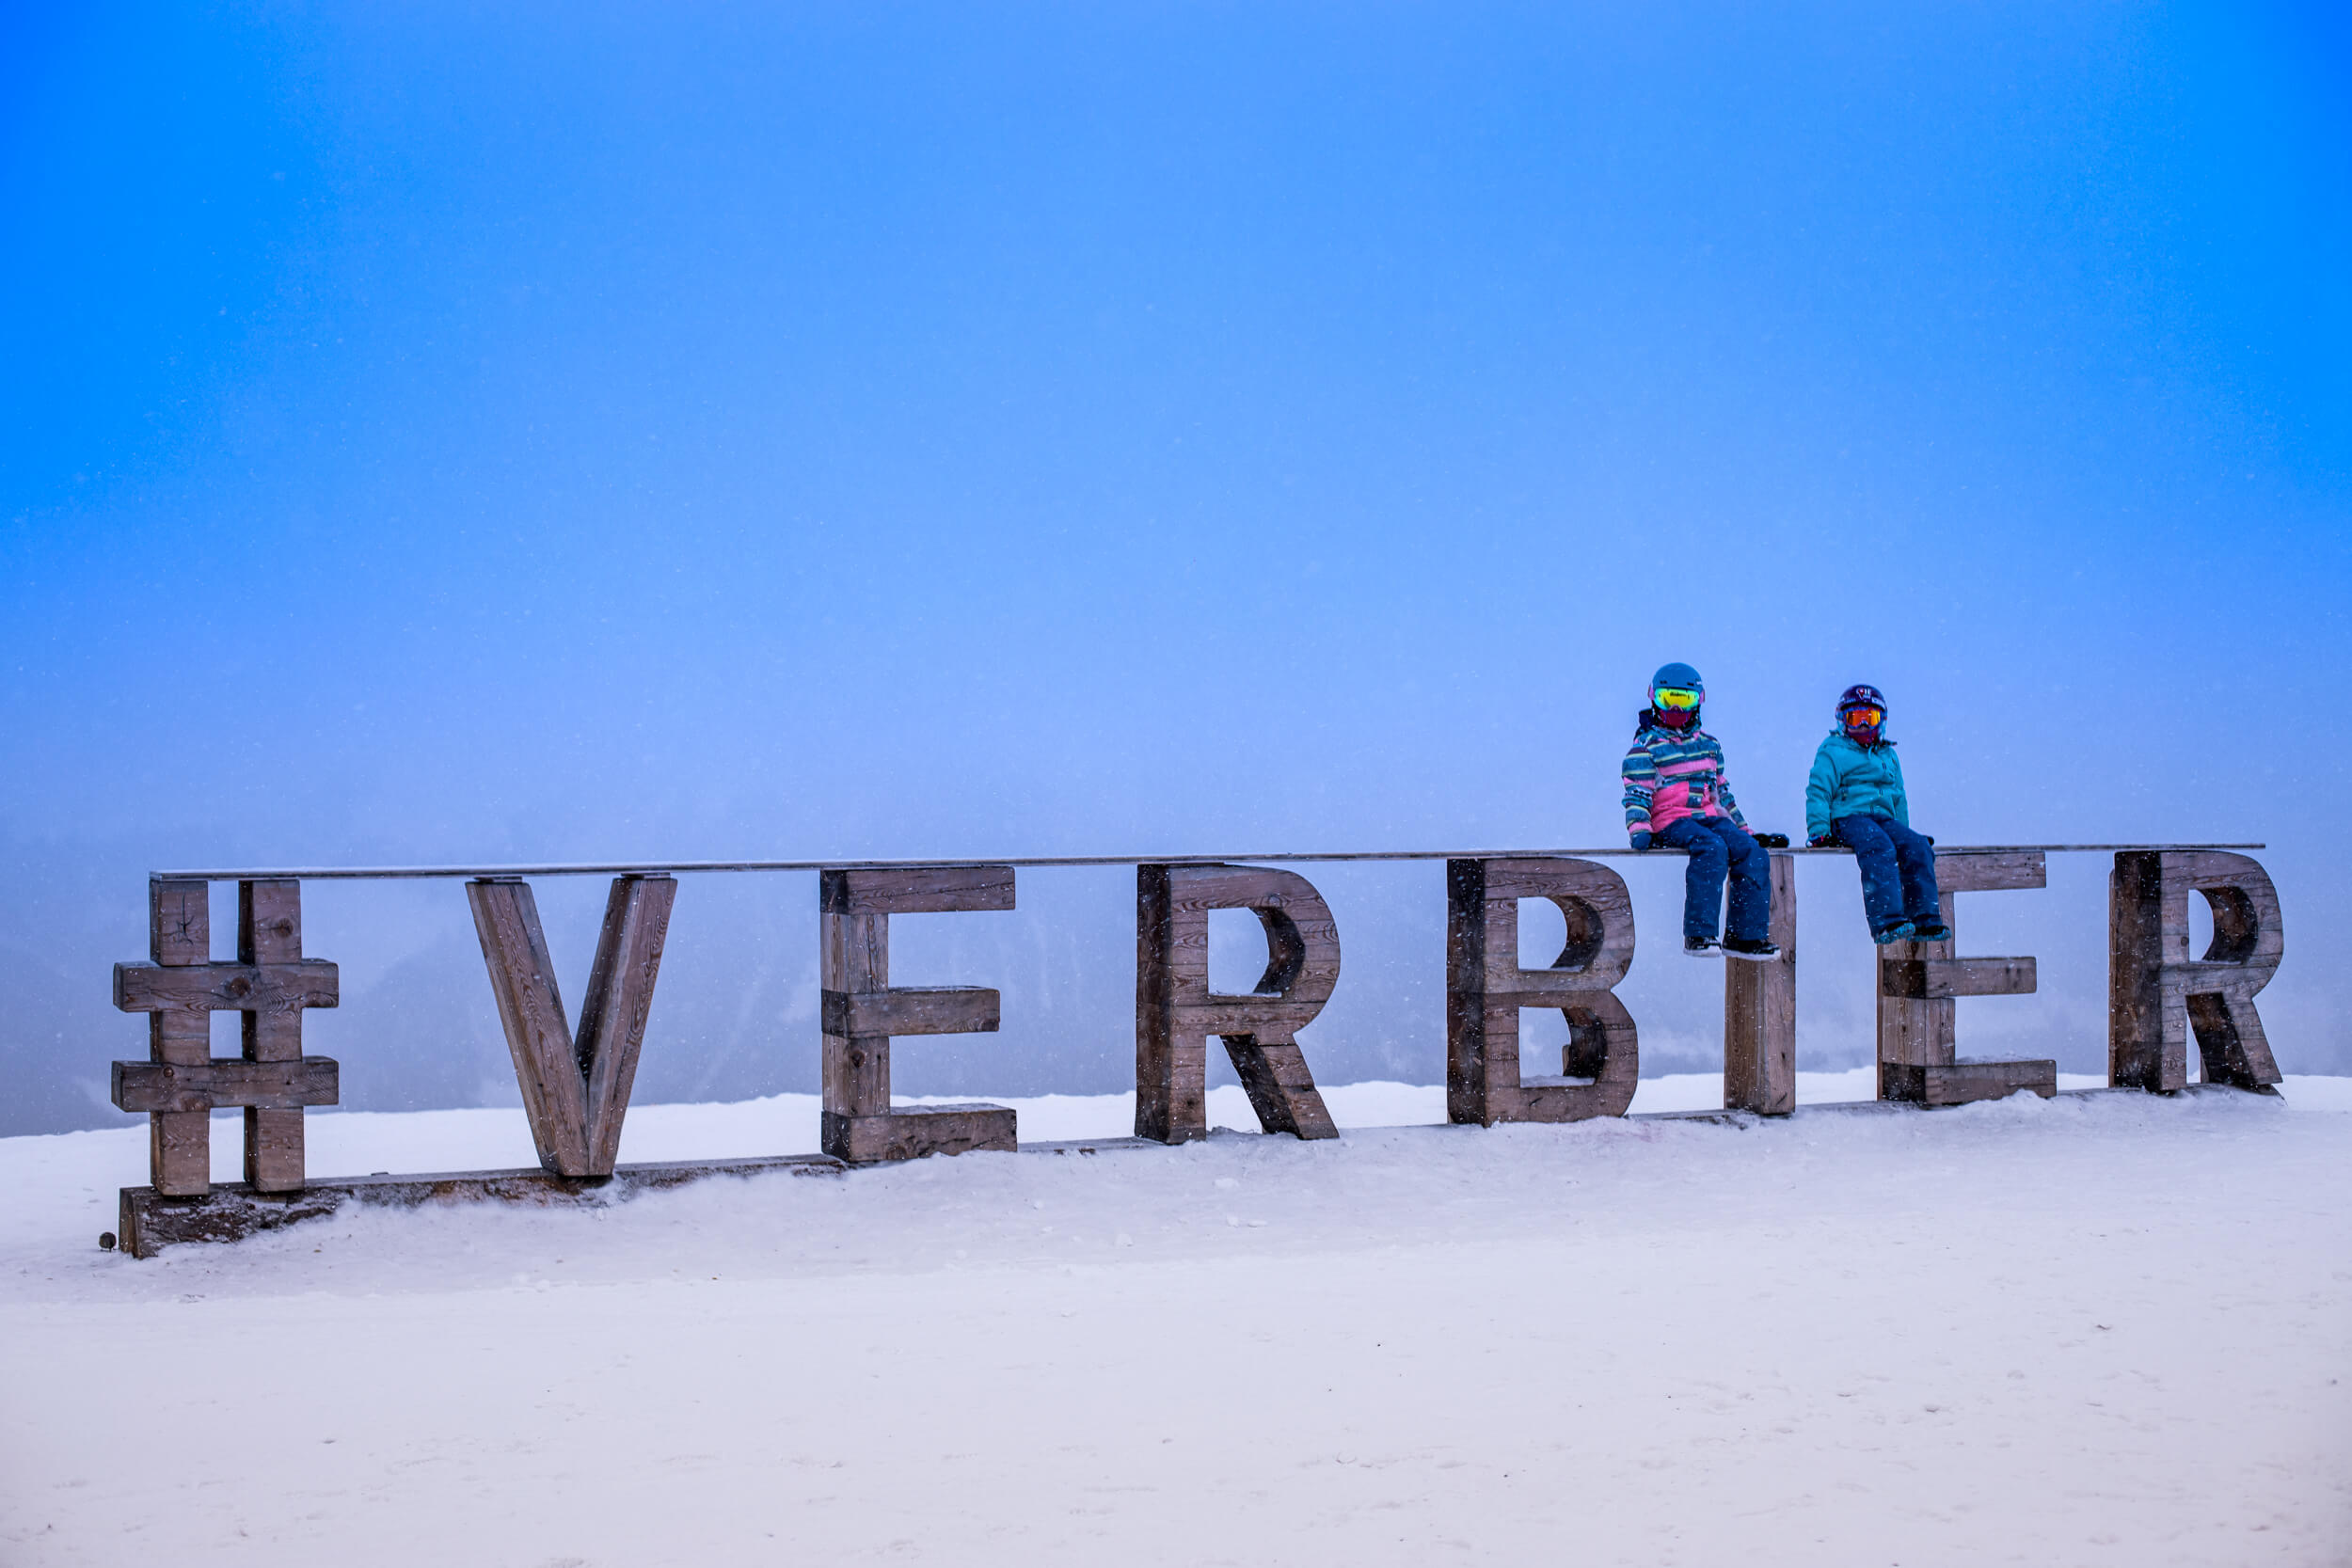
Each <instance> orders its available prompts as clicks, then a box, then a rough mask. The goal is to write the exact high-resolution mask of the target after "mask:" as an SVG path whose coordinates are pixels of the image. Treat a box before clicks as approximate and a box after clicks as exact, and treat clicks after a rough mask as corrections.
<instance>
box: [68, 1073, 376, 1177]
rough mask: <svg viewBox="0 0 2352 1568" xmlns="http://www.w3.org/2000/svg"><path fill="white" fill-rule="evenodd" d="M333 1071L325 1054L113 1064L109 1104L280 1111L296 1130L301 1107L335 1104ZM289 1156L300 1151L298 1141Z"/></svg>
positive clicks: (128, 1107)
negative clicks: (282, 1058) (287, 1058)
mask: <svg viewBox="0 0 2352 1568" xmlns="http://www.w3.org/2000/svg"><path fill="white" fill-rule="evenodd" d="M338 1071H339V1069H338V1068H337V1065H336V1063H335V1060H334V1058H333V1057H331V1056H304V1057H299V1058H297V1059H295V1060H294V1061H291V1062H288V1061H269V1062H247V1061H243V1060H240V1059H238V1058H237V1057H234V1056H215V1057H213V1058H212V1059H210V1060H208V1061H204V1062H189V1063H181V1062H117V1063H115V1064H114V1083H113V1100H114V1103H115V1107H116V1109H118V1110H122V1111H133V1112H149V1113H154V1112H166V1113H174V1114H180V1113H187V1114H194V1113H201V1112H209V1111H215V1110H228V1109H231V1108H233V1107H236V1106H240V1105H242V1106H245V1107H246V1108H248V1109H254V1110H273V1111H283V1112H287V1113H289V1114H291V1115H293V1116H294V1117H295V1122H296V1126H297V1128H298V1127H299V1125H300V1118H301V1112H302V1107H304V1106H306V1105H332V1104H334V1103H335V1098H336V1084H337V1074H338ZM294 1152H295V1154H296V1155H297V1156H299V1154H300V1152H301V1145H300V1143H299V1142H298V1141H297V1142H296V1144H295V1146H294ZM248 1180H250V1179H249V1178H248ZM300 1185H301V1182H300V1181H299V1180H296V1181H295V1182H294V1186H297V1187H298V1186H300ZM279 1190H283V1189H277V1188H270V1187H263V1188H262V1191H263V1192H270V1191H279Z"/></svg>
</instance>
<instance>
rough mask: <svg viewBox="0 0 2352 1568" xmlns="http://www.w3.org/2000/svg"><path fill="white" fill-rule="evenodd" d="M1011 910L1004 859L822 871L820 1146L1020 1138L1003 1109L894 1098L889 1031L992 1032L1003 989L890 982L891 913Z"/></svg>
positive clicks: (990, 1144)
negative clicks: (983, 862) (916, 1103)
mask: <svg viewBox="0 0 2352 1568" xmlns="http://www.w3.org/2000/svg"><path fill="white" fill-rule="evenodd" d="M1012 907H1013V873H1012V868H1011V867H1010V866H1007V865H956V866H940V865H928V866H910V867H901V868H898V869H893V870H879V871H872V870H868V871H828V872H826V873H824V874H823V875H822V876H821V877H819V878H818V883H817V911H818V942H819V945H820V949H821V952H820V956H819V963H818V967H819V970H820V979H821V984H822V986H823V999H822V1007H821V1014H822V1024H823V1029H824V1060H823V1089H824V1097H823V1098H824V1113H823V1117H822V1118H821V1127H822V1147H823V1148H824V1150H825V1152H826V1153H828V1154H831V1155H834V1156H835V1157H836V1158H839V1159H843V1160H847V1161H849V1162H850V1163H851V1164H873V1163H875V1162H878V1161H883V1160H916V1159H920V1158H922V1157H923V1156H924V1155H926V1154H968V1153H972V1152H974V1151H976V1150H979V1149H997V1150H1004V1151H1009V1150H1011V1149H1012V1148H1015V1147H1017V1145H1016V1124H1015V1117H1014V1114H1013V1112H1012V1111H1011V1110H1010V1109H1009V1108H1008V1107H1006V1106H1002V1105H989V1104H983V1103H978V1102H974V1103H971V1104H957V1105H922V1106H914V1105H909V1106H894V1105H893V1104H892V1103H891V1102H890V1040H891V1037H892V1036H894V1035H969V1034H993V1033H995V1031H996V1028H997V1024H998V1022H999V1019H1000V1017H1001V1015H1002V1010H1003V1001H1002V998H1001V997H999V996H998V994H997V993H996V992H995V991H993V990H990V989H988V988H986V987H984V986H896V987H894V986H893V985H891V983H890V917H891V916H892V915H894V914H928V913H946V912H956V911H973V910H1009V909H1011V908H1012Z"/></svg>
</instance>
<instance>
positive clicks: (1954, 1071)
mask: <svg viewBox="0 0 2352 1568" xmlns="http://www.w3.org/2000/svg"><path fill="white" fill-rule="evenodd" d="M1935 881H1936V889H1937V892H1938V894H1939V895H1940V897H1939V899H1938V904H1939V908H1940V912H1941V914H1942V917H1943V921H1944V924H1945V925H1946V926H1947V927H1953V928H1954V929H1955V930H1956V929H1957V922H1956V920H1955V918H1954V904H1953V898H1954V895H1958V894H1962V893H1998V892H2008V891H2012V890H2022V889H2033V888H2040V887H2044V886H2047V885H2048V871H2047V863H2046V861H2045V859H2044V856H2043V854H2042V851H2041V850H2039V849H1998V850H1960V851H1947V850H1943V849H1939V850H1937V851H1936V853H1935ZM1956 945H1957V939H1956V938H1950V939H1947V940H1945V941H1943V942H1891V943H1889V944H1887V945H1886V946H1884V947H1882V948H1880V949H1879V954H1880V958H1879V977H1878V988H1877V989H1878V1056H1879V1066H1878V1083H1879V1098H1880V1099H1881V1100H1896V1101H1912V1102H1914V1103H1918V1104H1926V1105H1958V1104H1962V1103H1964V1102H1965V1101H1971V1100H1985V1099H1996V1098H1999V1097H2000V1096H2003V1095H2007V1094H2011V1093H2014V1092H2015V1091H2016V1090H2017V1089H2019V1088H2030V1089H2033V1090H2034V1092H2035V1093H2037V1094H2048V1093H2055V1092H2056V1091H2057V1087H2058V1077H2057V1074H2058V1064H2057V1063H2056V1062H2055V1061H2034V1060H2029V1061H2016V1062H1963V1061H1961V1060H1960V1057H1959V1039H1958V1017H1959V1015H1958V1008H1957V1006H1955V999H1956V998H1959V997H1963V996H2016V995H2023V994H2026V993H2027V992H2030V991H2031V990H2034V988H2035V985H2036V982H2037V966H2036V965H2035V963H2034V960H2033V959H2032V958H1957V957H1955V956H1954V953H1953V949H1954V947H1955V946H1956ZM1962 1069H1965V1070H1962ZM2045 1083H2046V1084H2047V1085H2048V1087H2047V1088H2044V1087H2042V1085H2043V1084H2045Z"/></svg>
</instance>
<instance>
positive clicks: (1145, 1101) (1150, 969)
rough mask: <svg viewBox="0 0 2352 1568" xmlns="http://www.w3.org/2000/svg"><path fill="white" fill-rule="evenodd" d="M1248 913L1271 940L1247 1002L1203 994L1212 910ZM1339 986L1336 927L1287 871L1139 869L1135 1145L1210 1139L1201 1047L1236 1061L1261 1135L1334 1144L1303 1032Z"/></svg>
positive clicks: (1306, 886) (1303, 882) (1205, 1058)
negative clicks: (1215, 1046)
mask: <svg viewBox="0 0 2352 1568" xmlns="http://www.w3.org/2000/svg"><path fill="white" fill-rule="evenodd" d="M1211 910H1248V911H1250V912H1251V913H1252V914H1254V915H1256V916H1257V917H1258V924H1259V925H1260V926H1261V927H1263V929H1264V931H1265V938H1266V950H1267V952H1266V966H1265V973H1264V974H1263V975H1261V976H1260V977H1259V979H1258V983H1257V985H1256V986H1255V987H1254V988H1252V990H1251V991H1250V994H1248V996H1234V995H1230V994H1227V993H1225V992H1220V991H1212V990H1210V989H1209V911H1211ZM1339 977H1340V934H1339V927H1338V926H1337V925H1335V924H1334V923H1333V921H1332V919H1331V910H1330V907H1329V906H1328V905H1327V904H1326V903H1324V901H1323V895H1321V894H1319V893H1317V892H1316V891H1315V890H1314V887H1313V885H1312V884H1311V883H1310V882H1309V881H1308V880H1307V879H1305V878H1304V877H1301V876H1299V875H1298V874H1297V873H1295V872H1292V871H1277V870H1272V869H1269V868H1267V867H1263V866H1243V865H1163V864H1157V863H1147V864H1143V865H1138V866H1136V1136H1137V1137H1139V1138H1150V1139H1152V1140H1153V1141H1154V1142H1157V1143H1169V1144H1179V1143H1185V1142H1189V1141H1190V1140H1192V1139H1194V1138H1200V1137H1206V1136H1207V1135H1208V1131H1209V1117H1208V1072H1209V1046H1208V1037H1210V1036H1211V1035H1215V1036H1216V1037H1218V1038H1219V1039H1221V1040H1223V1041H1224V1043H1225V1053H1226V1054H1227V1055H1228V1056H1230V1057H1232V1063H1233V1070H1234V1071H1235V1072H1236V1073H1238V1074H1239V1075H1240V1077H1241V1082H1242V1087H1243V1089H1244V1090H1245V1091H1247V1092H1248V1096H1249V1106H1250V1109H1251V1110H1252V1111H1254V1112H1256V1113H1257V1117H1258V1124H1259V1126H1261V1127H1262V1128H1263V1129H1264V1130H1265V1131H1266V1132H1288V1133H1291V1134H1292V1135H1294V1136H1295V1137H1300V1138H1331V1137H1337V1136H1338V1135H1339V1129H1338V1128H1337V1127H1335V1126H1334V1125H1333V1124H1332V1121H1331V1113H1330V1112H1329V1111H1328V1110H1327V1109H1326V1108H1325V1106H1324V1103H1323V1095H1322V1093H1321V1091H1319V1090H1318V1089H1317V1088H1316V1087H1315V1082H1314V1075H1313V1074H1312V1073H1311V1072H1310V1071H1309V1070H1308V1068H1307V1058H1306V1055H1305V1053H1303V1052H1301V1051H1300V1050H1299V1048H1298V1039H1297V1036H1298V1032H1299V1031H1300V1030H1301V1029H1304V1028H1305V1027H1306V1026H1307V1025H1308V1024H1309V1023H1311V1022H1313V1021H1314V1018H1315V1015H1316V1014H1318V1013H1320V1012H1322V1011H1323V1005H1324V1004H1325V1003H1326V1002H1327V1001H1329V1000H1330V999H1331V990H1332V988H1333V987H1334V986H1336V985H1337V984H1338V983H1339Z"/></svg>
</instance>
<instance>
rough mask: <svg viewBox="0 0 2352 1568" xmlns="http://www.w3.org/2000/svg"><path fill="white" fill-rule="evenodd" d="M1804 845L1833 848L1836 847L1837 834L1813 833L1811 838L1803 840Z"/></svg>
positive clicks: (1807, 846) (1815, 847) (1809, 847)
mask: <svg viewBox="0 0 2352 1568" xmlns="http://www.w3.org/2000/svg"><path fill="white" fill-rule="evenodd" d="M1804 847H1806V848H1808V849H1835V848H1836V847H1837V835H1836V833H1815V834H1814V835H1813V836H1812V837H1811V838H1808V839H1806V840H1805V841H1804Z"/></svg>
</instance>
